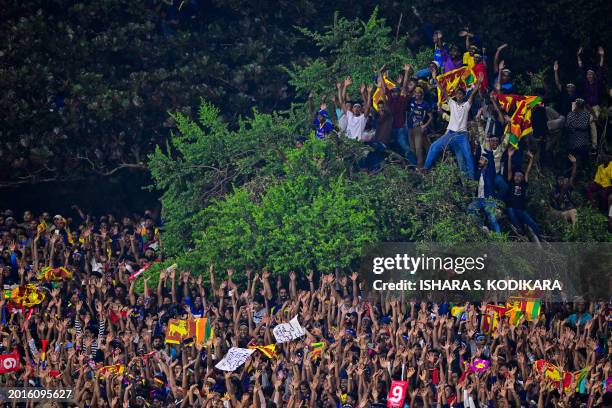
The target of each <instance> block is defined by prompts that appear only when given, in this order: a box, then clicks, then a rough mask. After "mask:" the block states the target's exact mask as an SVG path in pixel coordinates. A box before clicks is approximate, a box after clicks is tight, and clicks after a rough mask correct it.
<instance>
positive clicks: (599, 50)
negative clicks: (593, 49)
mask: <svg viewBox="0 0 612 408" xmlns="http://www.w3.org/2000/svg"><path fill="white" fill-rule="evenodd" d="M597 54H598V55H599V66H600V67H603V66H604V58H605V55H606V52H605V50H604V47H597Z"/></svg>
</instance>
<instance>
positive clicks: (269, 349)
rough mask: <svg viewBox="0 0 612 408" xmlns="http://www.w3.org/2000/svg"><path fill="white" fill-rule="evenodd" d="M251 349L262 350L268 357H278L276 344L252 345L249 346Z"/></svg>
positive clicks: (271, 358)
mask: <svg viewBox="0 0 612 408" xmlns="http://www.w3.org/2000/svg"><path fill="white" fill-rule="evenodd" d="M248 347H249V348H250V349H251V350H257V351H261V352H262V353H263V354H264V355H265V356H266V357H268V358H269V359H270V360H273V359H275V358H278V354H276V344H274V343H273V344H268V345H267V346H256V345H250V346H248Z"/></svg>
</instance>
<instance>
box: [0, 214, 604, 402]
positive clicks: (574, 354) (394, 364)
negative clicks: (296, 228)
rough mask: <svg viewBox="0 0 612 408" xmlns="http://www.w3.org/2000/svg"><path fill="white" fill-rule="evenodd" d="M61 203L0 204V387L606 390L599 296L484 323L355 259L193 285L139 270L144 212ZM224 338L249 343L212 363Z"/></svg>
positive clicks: (110, 395) (485, 314) (436, 398)
mask: <svg viewBox="0 0 612 408" xmlns="http://www.w3.org/2000/svg"><path fill="white" fill-rule="evenodd" d="M73 212H74V213H73V214H70V215H71V216H69V217H67V216H62V215H59V214H58V215H56V216H54V217H53V218H51V216H50V214H48V213H44V214H42V215H38V216H36V215H34V214H32V213H31V212H29V211H26V212H25V213H24V214H23V215H22V216H17V215H16V214H13V213H12V212H11V211H10V210H6V211H4V212H3V213H2V214H1V215H0V249H1V254H2V255H1V257H0V268H1V273H0V277H1V278H0V279H2V285H4V289H5V296H4V298H3V299H2V300H0V305H1V313H2V325H1V331H0V335H1V342H0V359H3V361H4V360H5V359H6V358H8V357H7V356H10V355H13V356H14V355H15V353H16V354H18V355H19V357H18V360H19V362H18V363H17V365H15V364H13V365H12V366H11V365H9V368H10V369H8V370H7V364H6V363H3V364H0V367H2V368H0V369H1V370H2V374H0V386H2V387H8V386H18V387H29V388H30V387H45V388H53V389H58V388H71V389H73V390H74V391H75V396H74V400H73V402H71V403H69V406H80V407H105V406H108V407H118V406H122V407H144V406H163V407H170V406H181V407H191V406H201V407H221V406H224V407H257V408H259V407H295V408H297V407H344V408H348V407H364V408H367V407H385V406H387V399H388V396H389V395H391V397H392V398H395V397H394V395H395V392H394V393H392V394H389V392H390V387H391V384H392V381H394V380H401V379H404V380H406V381H407V382H408V386H407V389H406V391H405V392H406V397H405V402H404V404H403V405H401V406H404V407H410V408H412V407H434V406H436V407H484V406H487V407H510V406H512V407H519V406H522V407H536V406H537V407H579V406H585V407H604V406H609V404H610V399H611V398H610V397H611V395H612V394H611V393H610V388H611V387H612V385H611V382H612V377H611V376H612V372H611V371H612V370H611V369H612V366H611V363H610V359H609V347H610V333H609V330H610V321H611V315H610V308H609V304H608V303H584V302H580V301H578V302H574V303H566V304H561V303H542V305H541V310H540V311H539V313H537V314H535V315H532V316H524V317H522V318H520V319H519V320H518V321H516V320H511V319H510V317H508V316H505V315H500V316H499V319H498V321H497V322H496V324H495V325H493V324H492V323H491V322H492V320H491V319H492V318H493V317H494V313H493V310H495V307H497V306H495V304H494V302H491V303H489V304H487V302H482V303H474V304H465V305H463V304H460V305H451V304H448V303H440V304H436V303H431V302H420V303H419V302H415V301H409V300H407V299H405V298H403V297H400V298H391V297H389V296H388V294H387V293H382V292H372V291H371V290H368V288H367V287H366V286H365V284H364V282H363V281H362V280H361V278H360V277H359V276H358V274H356V273H353V274H351V275H349V276H347V275H343V274H341V273H340V272H335V273H334V272H332V273H325V272H321V273H319V272H317V273H312V272H311V273H308V274H306V275H305V276H297V275H296V274H295V273H290V274H289V275H288V277H287V276H285V277H281V276H280V275H278V276H277V277H273V276H271V274H270V273H269V272H267V271H265V270H264V271H242V272H243V273H244V275H241V276H246V282H245V281H241V280H240V279H237V278H236V276H237V272H235V271H233V270H227V271H225V272H222V271H216V270H215V268H214V265H210V270H209V271H208V273H206V272H205V273H204V275H205V276H206V275H207V276H208V278H207V282H206V283H205V282H203V279H202V274H201V273H200V272H201V271H197V272H198V273H195V272H196V271H193V272H194V273H192V271H186V270H179V269H177V267H176V266H171V267H168V268H164V269H162V271H161V273H160V274H159V281H158V283H157V284H156V285H155V284H149V280H150V278H151V276H150V275H148V274H146V273H141V271H142V270H143V269H144V268H146V267H147V265H149V264H151V263H155V262H157V261H159V259H160V248H161V244H162V243H161V241H160V232H159V230H158V223H157V221H156V219H155V216H154V214H151V213H150V212H146V213H145V214H144V215H143V216H134V217H124V218H122V219H119V218H115V217H114V216H112V215H106V216H101V217H97V218H96V217H92V216H89V215H87V214H84V213H83V212H82V211H81V210H80V209H79V208H78V207H74V211H73ZM138 282H140V284H141V288H142V291H137V290H136V289H135V288H136V286H137V283H138ZM27 284H34V285H33V286H32V287H28V286H27ZM15 288H29V289H28V290H29V292H25V293H23V292H22V293H19V292H18V291H17V292H15V290H14V289H15ZM296 316H297V322H298V324H299V325H301V330H302V332H301V333H299V334H298V335H297V336H295V338H289V341H285V342H282V343H279V342H278V339H279V338H278V334H277V333H276V330H274V328H275V327H276V326H278V325H279V324H286V323H287V322H289V321H290V320H291V319H293V318H294V317H296ZM198 318H199V319H202V318H205V319H207V321H208V325H210V330H209V334H208V335H207V337H206V341H198V340H195V338H194V337H191V338H189V337H190V336H189V335H188V334H186V332H183V333H182V334H183V337H185V336H186V337H187V338H183V340H182V341H178V342H175V341H171V342H170V341H169V340H170V338H171V337H175V336H176V335H177V333H176V331H179V332H180V329H172V328H170V327H169V326H170V325H171V324H172V320H171V319H183V320H187V321H190V320H191V321H193V320H194V319H198ZM175 330H176V331H175ZM179 334H181V333H179ZM43 343H44V344H43ZM254 346H260V347H258V348H257V349H253V347H254ZM232 347H237V348H240V349H247V350H249V349H250V350H252V351H251V352H252V354H251V355H250V357H248V358H247V359H246V361H238V362H236V361H234V362H233V364H234V365H233V366H232V368H231V370H227V369H226V370H227V371H224V370H221V369H218V368H215V367H216V366H218V364H220V363H221V360H222V359H223V358H224V356H226V355H227V354H228V353H229V350H230V348H232ZM542 367H544V368H542ZM8 406H10V405H8Z"/></svg>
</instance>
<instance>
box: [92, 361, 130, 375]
mask: <svg viewBox="0 0 612 408" xmlns="http://www.w3.org/2000/svg"><path fill="white" fill-rule="evenodd" d="M97 371H98V374H99V376H100V378H104V375H105V374H106V373H111V374H114V375H120V374H123V373H124V372H125V365H123V364H112V365H107V366H102V367H100V368H98V370H97Z"/></svg>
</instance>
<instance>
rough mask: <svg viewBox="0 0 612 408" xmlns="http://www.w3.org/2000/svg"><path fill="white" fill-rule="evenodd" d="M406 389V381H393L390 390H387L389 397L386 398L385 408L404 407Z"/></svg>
mask: <svg viewBox="0 0 612 408" xmlns="http://www.w3.org/2000/svg"><path fill="white" fill-rule="evenodd" d="M407 389H408V382H407V381H393V382H392V383H391V388H389V395H388V396H387V408H402V407H403V406H404V399H405V398H406V390H407Z"/></svg>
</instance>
